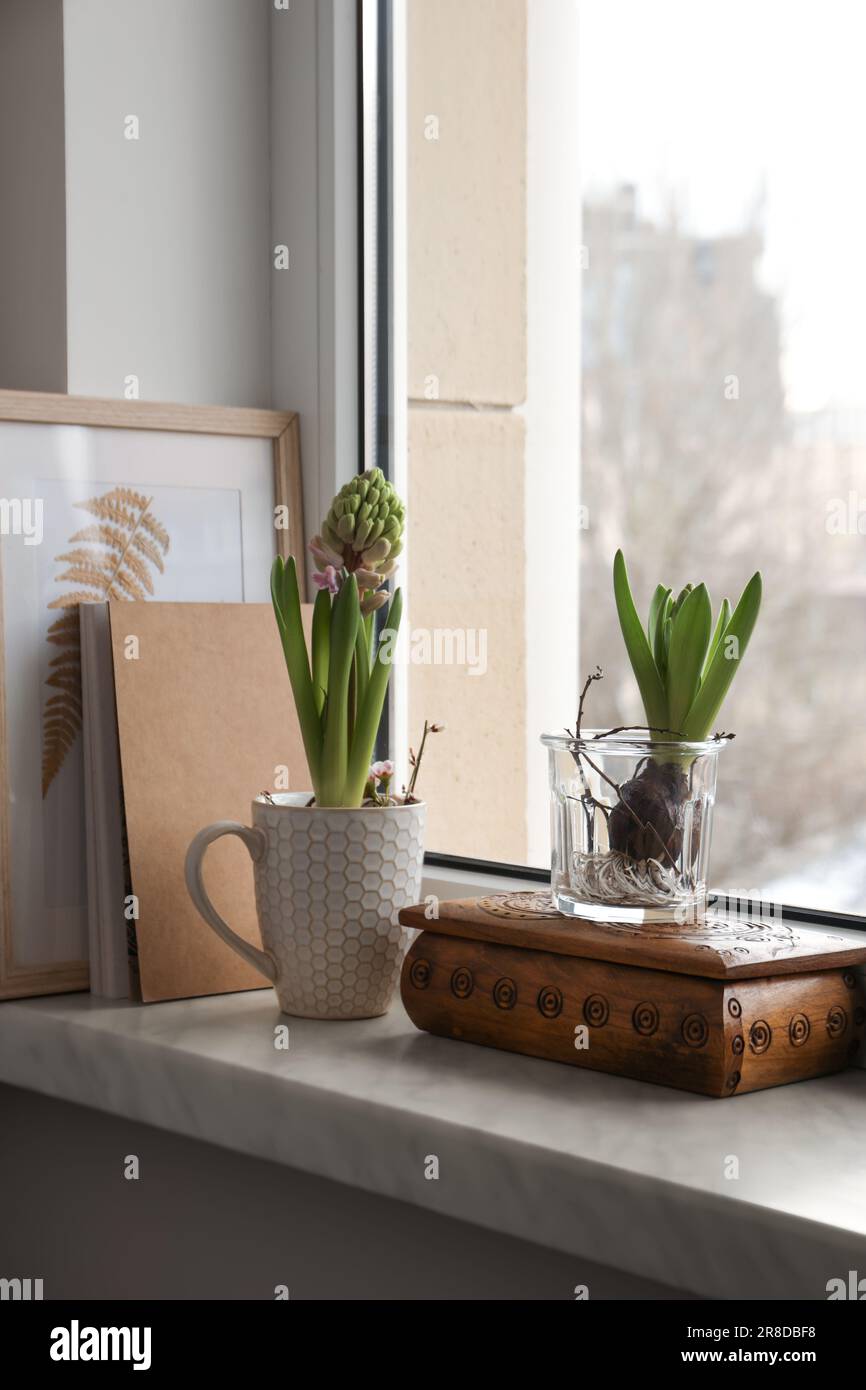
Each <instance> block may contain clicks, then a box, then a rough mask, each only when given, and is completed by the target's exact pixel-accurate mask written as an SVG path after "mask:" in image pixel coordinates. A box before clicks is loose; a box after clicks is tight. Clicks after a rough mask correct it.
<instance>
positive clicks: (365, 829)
mask: <svg viewBox="0 0 866 1390" xmlns="http://www.w3.org/2000/svg"><path fill="white" fill-rule="evenodd" d="M311 795H312V793H311V792H301V793H298V792H278V793H275V794H274V796H273V798H272V800H270V801H267V800H265V798H264V797H261V796H257V797H256V798H255V800H254V801H253V803H252V827H249V826H246V825H241V824H239V823H238V822H237V821H215V822H214V824H213V825H208V826H205V828H204V829H203V830H200V831H199V832H198V834H197V835H196V836H195V838H194V840H193V841H192V843H191V845H190V847H189V850H188V851H187V856H186V885H187V888H188V890H189V895H190V897H191V898H192V900H193V902H194V904H195V906H196V907H197V909H198V911H199V912H200V913H201V915H202V917H203V918H204V920H205V921H206V922H207V924H208V926H210V927H212V928H213V930H214V931H215V932H216V934H217V936H219V937H221V938H222V940H223V941H225V942H226V943H227V944H228V945H229V946H231V947H232V949H233V950H234V951H237V953H238V955H240V956H243V958H244V960H246V961H249V963H250V964H251V965H254V966H255V967H256V969H258V970H260V971H261V972H262V974H263V975H265V976H266V977H267V978H268V979H269V980H271V981H272V982H273V985H274V988H275V989H276V992H277V998H278V1000H279V1004H280V1008H281V1009H282V1010H283V1012H284V1013H287V1014H296V1015H299V1016H300V1017H302V1018H324V1019H341V1018H342V1019H347V1018H374V1017H376V1016H377V1015H378V1014H383V1013H385V1011H386V1010H387V1008H388V1006H389V1004H390V1003H391V999H392V997H393V994H394V989H395V987H396V985H397V981H398V979H399V975H400V966H401V964H402V961H403V956H404V954H405V951H406V947H407V945H408V942H409V933H407V931H406V929H405V928H404V927H401V926H400V923H399V922H398V921H397V914H398V912H399V910H400V908H401V907H407V906H408V905H409V904H410V903H414V902H417V901H418V897H419V894H420V891H421V868H422V862H423V856H424V845H423V838H424V822H425V814H426V806H425V805H424V803H423V802H414V803H412V804H410V805H408V806H365V807H363V808H357V809H356V808H351V809H349V808H346V809H343V808H340V807H328V806H323V807H319V806H310V805H309V802H310V799H311ZM221 835H237V836H238V837H239V838H240V839H241V840H243V842H244V844H245V845H246V847H247V849H248V850H249V853H250V858H251V859H252V861H253V866H254V870H253V871H254V877H255V885H256V909H257V912H258V919H259V929H260V931H261V934H262V947H263V949H261V950H260V949H259V948H258V947H257V946H253V945H251V944H250V942H248V941H245V940H244V939H243V937H241V936H238V934H237V932H235V931H232V929H231V927H230V926H229V925H228V923H227V922H224V921H223V919H222V917H220V915H219V913H218V912H217V911H216V909H215V907H214V906H213V903H212V902H211V900H210V898H209V897H208V895H207V891H206V889H205V886H204V880H203V877H202V861H203V858H204V853H205V850H206V849H207V847H208V845H210V844H212V843H213V841H214V840H217V839H219V838H220V836H221Z"/></svg>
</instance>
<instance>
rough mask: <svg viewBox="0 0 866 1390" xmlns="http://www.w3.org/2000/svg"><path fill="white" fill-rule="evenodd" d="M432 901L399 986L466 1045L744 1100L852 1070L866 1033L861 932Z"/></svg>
mask: <svg viewBox="0 0 866 1390" xmlns="http://www.w3.org/2000/svg"><path fill="white" fill-rule="evenodd" d="M439 913H440V915H439V917H438V919H437V920H435V921H427V920H426V918H425V911H424V907H423V906H418V907H409V908H405V909H404V910H403V911H402V912H401V913H400V920H401V922H403V924H404V925H405V926H407V927H414V928H419V929H420V930H421V932H422V934H421V935H420V936H419V937H418V938H417V939H416V940H415V942H414V944H413V946H412V947H411V949H410V951H409V953H408V955H407V957H406V960H405V962H404V965H403V974H402V980H401V993H402V999H403V1003H404V1005H405V1007H406V1011H407V1013H408V1014H409V1017H410V1018H411V1020H412V1022H413V1023H414V1024H415V1025H416V1027H418V1028H421V1029H424V1030H425V1031H427V1032H429V1033H438V1034H439V1035H441V1036H442V1037H446V1038H456V1039H459V1040H460V1041H461V1042H474V1043H481V1044H483V1045H484V1046H486V1047H500V1048H505V1049H507V1050H508V1051H511V1052H524V1053H527V1054H528V1055H530V1056H532V1057H545V1058H549V1059H551V1060H553V1061H558V1062H569V1063H571V1065H572V1066H578V1067H589V1068H591V1069H592V1070H594V1071H606V1072H613V1073H615V1074H617V1075H620V1076H630V1077H635V1078H636V1079H638V1080H641V1081H653V1082H657V1083H659V1084H661V1085H665V1086H676V1087H679V1088H681V1089H682V1090H687V1091H697V1092H699V1093H700V1094H702V1095H708V1096H719V1097H722V1096H733V1095H740V1094H742V1093H743V1092H744V1091H759V1090H762V1089H763V1088H764V1087H767V1086H780V1085H783V1084H785V1083H786V1082H789V1081H804V1080H806V1079H807V1078H808V1077H813V1076H822V1075H825V1074H826V1073H828V1072H834V1071H839V1070H840V1069H841V1068H842V1067H844V1066H845V1065H846V1064H847V1063H848V1062H849V1061H850V1060H852V1059H853V1057H854V1056H855V1055H856V1053H857V1051H858V1049H859V1046H860V1043H861V1040H862V1038H863V1033H864V1024H866V1003H864V991H863V988H862V985H861V983H860V980H859V978H858V976H857V974H856V973H855V971H854V969H853V967H854V966H855V965H858V964H861V963H863V962H864V961H866V937H864V945H863V946H862V947H860V946H859V945H857V943H856V942H852V940H851V939H850V937H844V936H841V935H834V934H833V933H832V932H830V931H821V930H817V929H815V928H812V927H801V926H799V925H798V924H792V923H788V922H782V921H779V920H759V921H749V920H743V919H741V918H739V917H724V916H722V915H718V916H716V915H714V914H712V913H709V914H707V916H706V917H705V918H703V919H702V920H701V921H699V922H697V923H691V924H689V925H686V926H681V925H678V924H675V923H653V924H647V925H645V926H634V925H631V924H629V925H626V924H625V923H616V922H606V923H599V922H583V921H577V920H575V919H573V918H570V917H564V916H562V915H561V914H560V913H558V912H557V911H556V909H555V907H554V906H553V902H552V900H551V897H550V895H549V893H508V894H497V895H494V896H492V897H487V898H475V899H466V900H461V901H457V902H446V903H441V904H440V905H439Z"/></svg>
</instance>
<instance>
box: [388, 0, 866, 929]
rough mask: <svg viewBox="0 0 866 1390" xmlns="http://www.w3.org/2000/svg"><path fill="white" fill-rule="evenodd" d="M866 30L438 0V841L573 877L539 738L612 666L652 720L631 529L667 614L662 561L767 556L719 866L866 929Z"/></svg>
mask: <svg viewBox="0 0 866 1390" xmlns="http://www.w3.org/2000/svg"><path fill="white" fill-rule="evenodd" d="M864 31H866V19H864V17H863V16H862V14H861V12H860V10H859V8H858V7H856V6H851V5H848V4H845V3H842V0H829V3H825V4H823V5H821V6H820V7H819V6H818V5H817V4H816V3H815V2H814V0H801V2H800V3H791V4H789V5H787V6H785V7H784V10H783V11H779V10H778V9H777V8H776V7H771V6H765V7H762V6H754V5H749V6H747V5H746V4H745V3H740V0H732V3H731V4H729V5H728V6H727V7H726V8H725V12H724V16H723V17H721V18H720V16H719V15H718V14H717V13H716V12H715V11H713V10H712V9H711V7H708V6H705V5H695V4H693V3H689V0H654V3H653V4H650V5H648V4H646V3H644V2H643V0H543V3H540V2H539V0H441V2H440V3H437V4H436V5H430V4H425V3H424V0H409V3H408V7H407V35H406V88H407V99H406V142H407V152H408V180H407V199H406V207H407V215H406V227H407V233H406V235H407V263H408V274H407V280H408V295H407V303H408V325H407V331H406V337H407V345H408V346H407V355H408V395H409V408H408V421H409V423H408V430H409V464H408V474H409V476H408V490H409V498H410V515H411V518H412V531H411V536H410V548H409V560H408V564H409V571H408V572H409V593H410V607H409V612H410V620H411V625H412V639H413V643H414V644H415V645H414V650H412V651H411V652H410V660H409V664H408V666H407V668H406V677H405V679H406V685H407V688H408V731H409V733H410V734H416V732H417V728H418V726H419V725H420V724H421V723H422V722H423V719H424V717H425V716H426V717H431V718H433V717H435V718H437V719H440V720H442V721H443V722H445V723H446V724H448V726H449V732H448V738H447V740H444V741H443V742H441V743H440V744H438V745H437V746H436V747H435V750H434V751H433V752H432V753H431V754H430V756H429V761H428V763H427V765H426V766H425V769H424V779H425V790H426V792H427V794H428V796H429V797H430V801H431V820H430V829H429V835H428V843H429V847H430V849H431V850H433V851H441V852H444V853H450V854H456V855H466V856H469V857H474V858H483V859H492V860H499V861H509V862H513V863H519V864H529V865H543V864H545V863H546V862H547V858H548V838H547V836H548V830H547V810H546V797H547V786H546V772H545V765H544V760H543V757H542V756H541V752H540V750H539V749H538V747H537V739H538V735H539V734H541V733H542V732H543V731H558V730H561V729H562V728H563V726H565V725H567V724H571V723H572V722H573V719H574V713H575V707H576V700H577V693H578V690H579V686H580V684H581V677H582V675H583V674H585V673H586V672H588V671H590V670H592V669H594V668H595V666H596V664H598V665H600V666H601V667H602V668H603V670H604V672H605V679H604V681H603V683H601V684H600V685H597V686H595V687H594V688H593V691H592V696H591V700H592V705H591V708H590V710H589V711H588V722H589V723H591V724H593V725H596V726H598V727H610V726H613V725H618V724H622V723H632V722H635V721H636V720H638V719H641V718H643V715H642V714H641V711H640V705H639V702H638V697H637V691H636V688H635V684H634V680H633V677H632V675H631V671H630V668H629V667H628V664H627V659H626V655H625V651H624V647H623V643H622V639H621V636H620V633H619V628H618V624H617V620H616V614H615V610H614V606H613V599H612V586H611V562H612V557H613V554H614V552H615V550H616V548H617V547H618V546H622V547H623V549H624V551H625V554H626V557H627V560H628V564H629V569H630V573H631V577H632V583H633V587H634V588H635V590H636V592H637V594H638V595H639V603H640V606H641V607H644V608H645V607H646V605H648V602H649V598H650V595H651V591H652V589H653V588H654V586H655V584H656V582H657V581H658V580H660V579H663V580H664V582H665V583H668V584H670V585H672V586H674V587H675V588H677V589H678V588H679V587H681V586H682V585H683V584H684V583H685V582H686V581H688V580H691V581H693V582H697V581H698V580H700V579H703V580H705V581H706V582H707V584H708V586H709V588H710V591H711V594H712V595H713V598H714V600H715V602H716V604H717V603H718V602H719V601H720V599H721V598H722V597H723V596H724V595H727V596H728V597H730V598H732V599H735V598H736V597H737V596H738V594H739V592H740V591H741V589H742V587H743V585H744V583H745V581H746V580H747V578H748V577H749V575H750V574H751V573H752V572H753V570H754V569H756V568H760V569H761V570H762V572H763V575H764V580H765V597H764V606H763V610H762V614H761V617H760V620H759V623H758V627H757V630H756V634H755V638H754V640H753V644H752V646H751V648H750V650H749V653H748V655H747V657H746V660H745V661H744V664H743V668H742V670H741V671H740V672H739V674H738V676H737V680H736V682H735V683H734V685H733V687H732V690H731V693H730V695H729V697H728V700H727V702H726V704H725V708H724V711H723V716H722V722H723V725H724V728H725V729H729V730H733V731H734V732H735V733H736V734H737V738H736V739H735V740H734V742H733V743H732V744H731V746H730V747H728V748H726V749H725V751H724V752H723V754H722V758H721V760H720V774H719V792H718V803H717V809H716V818H715V830H714V841H713V862H712V886H714V887H716V888H717V889H724V890H726V891H731V892H740V893H743V894H745V895H748V896H750V897H753V898H755V897H758V898H761V899H762V900H764V901H766V902H774V903H778V902H785V903H789V904H795V905H798V906H801V907H812V908H816V909H820V910H825V911H838V912H844V913H853V914H864V913H866V809H864V795H863V787H864V784H866V727H864V724H863V719H862V710H863V708H864V707H866V376H864V373H863V368H862V360H861V359H862V353H861V351H860V339H861V336H862V325H863V323H864V322H866V281H864V278H863V275H862V265H861V248H862V246H863V245H864V242H866V198H864V196H863V194H862V190H861V180H860V178H859V175H858V168H859V165H858V159H857V154H858V143H857V142H858V139H859V131H860V129H862V125H863V115H864V101H866V99H864V97H863V95H862V84H861V83H860V75H859V71H858V55H859V53H861V52H862V42H863V37H864ZM419 630H420V632H421V635H420V636H419V635H418V632H419ZM437 632H438V633H439V637H438V643H439V645H438V647H437V645H436V642H437ZM425 633H426V634H428V637H429V640H428V638H426V637H425V636H424V634H425ZM425 641H427V643H428V645H427V646H426V647H425V645H424V644H425ZM473 668H474V669H473Z"/></svg>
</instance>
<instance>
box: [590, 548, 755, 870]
mask: <svg viewBox="0 0 866 1390" xmlns="http://www.w3.org/2000/svg"><path fill="white" fill-rule="evenodd" d="M613 588H614V598H615V601H616V609H617V614H618V616H619V622H620V627H621V629H622V635H623V639H624V641H625V646H626V651H627V652H628V656H629V660H630V662H631V666H632V670H633V671H634V675H635V679H636V681H637V685H638V689H639V691H640V695H641V700H642V702H643V707H644V711H645V713H646V719H647V722H646V725H645V726H643V727H644V728H645V729H646V732H647V733H648V734H649V738H650V740H652V741H653V742H656V743H658V744H659V751H658V753H657V754H656V755H655V756H653V757H651V758H647V760H646V761H645V763H644V764H643V766H642V767H641V769H640V771H639V772H638V773H637V775H636V776H634V777H632V778H631V779H630V780H629V781H628V782H626V783H625V784H624V785H623V786H620V787H617V788H616V789H615V790H616V791H617V793H618V800H617V802H616V804H615V806H614V807H613V809H612V810H611V813H610V816H609V819H608V832H609V843H610V847H611V849H612V850H617V851H620V852H621V853H623V854H626V855H628V856H629V857H630V858H632V859H636V860H644V859H651V858H660V859H661V861H662V862H665V861H667V862H668V863H670V864H671V865H673V864H674V862H675V860H676V858H677V855H678V854H679V850H680V846H681V843H682V807H683V805H684V803H685V802H686V800H687V799H688V794H689V793H688V767H689V765H690V762H691V761H692V758H691V757H690V756H689V751H688V750H682V751H677V750H676V749H674V748H672V747H671V746H670V745H671V744H674V743H700V742H703V741H704V740H706V739H707V738H708V737H709V735H710V730H711V729H712V727H713V724H714V722H715V720H716V718H717V716H718V713H719V711H720V709H721V707H722V703H723V701H724V699H725V696H726V695H727V693H728V690H729V688H730V685H731V682H732V681H733V679H734V676H735V675H736V673H737V669H738V667H739V665H740V662H741V661H742V659H743V656H744V655H745V651H746V647H747V646H748V643H749V639H750V637H751V635H752V632H753V630H754V627H755V623H756V621H757V618H758V611H759V609H760V606H761V575H760V573H756V574H754V575H752V578H751V579H750V580H749V582H748V584H747V585H746V587H745V589H744V590H743V593H742V595H741V597H740V600H739V602H738V603H737V606H736V608H734V609H733V610H732V608H731V604H730V602H729V601H728V599H723V600H722V603H721V607H720V609H719V612H718V616H717V618H716V620H715V622H714V621H713V611H712V604H711V602H710V595H709V593H708V591H707V587H706V585H705V584H698V585H696V586H693V585H692V584H687V585H686V586H685V588H684V589H682V590H681V592H680V593H679V594H678V595H677V597H676V598H675V597H674V595H673V591H672V590H671V589H669V588H667V587H666V586H665V585H663V584H659V585H658V586H657V587H656V590H655V592H654V594H653V596H652V601H651V603H650V608H649V616H648V619H647V624H646V628H644V626H643V624H642V623H641V621H640V618H639V617H638V613H637V609H636V607H635V602H634V599H633V597H632V592H631V587H630V585H629V581H628V573H627V570H626V565H625V558H624V556H623V553H622V551H621V550H618V551H617V553H616V557H615V559H614V565H613ZM591 679H595V677H591ZM584 693H585V691H584ZM714 737H715V738H717V739H719V740H720V739H723V738H730V737H732V735H729V734H721V733H720V734H716V735H714ZM698 829H699V827H698Z"/></svg>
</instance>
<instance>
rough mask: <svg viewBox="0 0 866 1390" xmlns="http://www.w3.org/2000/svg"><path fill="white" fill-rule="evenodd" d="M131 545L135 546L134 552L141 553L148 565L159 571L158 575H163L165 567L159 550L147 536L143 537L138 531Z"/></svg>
mask: <svg viewBox="0 0 866 1390" xmlns="http://www.w3.org/2000/svg"><path fill="white" fill-rule="evenodd" d="M132 544H133V545H134V546H135V548H136V550H140V551H141V553H142V555H146V556H147V558H148V560H149V561H150V563H151V564H152V565H154V566H155V568H156V569H158V570H159V572H160V574H164V573H165V565H164V564H163V561H162V555H161V553H160V551H159V548H158V547H157V546H155V545H154V543H153V541H152V540H151V539H150V537H149V536H144V535H142V533H141V532H140V531H137V532H136V534H135V539H134V540H133V542H132Z"/></svg>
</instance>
